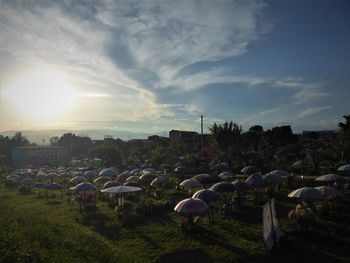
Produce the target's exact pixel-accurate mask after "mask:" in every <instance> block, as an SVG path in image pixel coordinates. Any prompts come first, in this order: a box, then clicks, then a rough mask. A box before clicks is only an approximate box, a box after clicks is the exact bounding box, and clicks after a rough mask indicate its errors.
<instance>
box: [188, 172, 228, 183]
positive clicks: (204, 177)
mask: <svg viewBox="0 0 350 263" xmlns="http://www.w3.org/2000/svg"><path fill="white" fill-rule="evenodd" d="M192 179H195V180H197V181H198V182H200V183H201V184H213V183H217V182H220V181H221V179H220V177H218V176H217V175H211V174H197V175H195V176H193V177H192Z"/></svg>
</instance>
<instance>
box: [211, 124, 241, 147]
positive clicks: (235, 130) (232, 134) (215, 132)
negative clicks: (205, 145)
mask: <svg viewBox="0 0 350 263" xmlns="http://www.w3.org/2000/svg"><path fill="white" fill-rule="evenodd" d="M209 131H210V132H211V134H212V136H213V138H214V140H215V141H216V143H217V144H218V145H219V147H220V149H221V150H223V151H224V152H225V153H227V150H228V149H229V148H230V147H231V146H233V145H234V144H236V143H237V142H238V140H239V138H240V136H241V134H242V127H241V126H239V125H238V124H236V123H233V122H232V121H230V122H227V121H225V123H224V124H219V125H218V124H216V123H214V124H213V126H211V127H210V128H209Z"/></svg>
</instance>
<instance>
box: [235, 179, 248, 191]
mask: <svg viewBox="0 0 350 263" xmlns="http://www.w3.org/2000/svg"><path fill="white" fill-rule="evenodd" d="M232 184H233V185H234V186H235V188H236V190H237V191H239V192H244V191H248V190H249V189H250V185H249V184H248V183H246V182H245V181H234V182H232Z"/></svg>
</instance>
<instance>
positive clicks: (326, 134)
mask: <svg viewBox="0 0 350 263" xmlns="http://www.w3.org/2000/svg"><path fill="white" fill-rule="evenodd" d="M338 135H339V132H338V131H333V130H328V131H327V130H325V131H303V133H302V137H304V138H306V139H313V140H321V141H324V142H327V143H330V144H333V143H335V141H336V140H337V138H338Z"/></svg>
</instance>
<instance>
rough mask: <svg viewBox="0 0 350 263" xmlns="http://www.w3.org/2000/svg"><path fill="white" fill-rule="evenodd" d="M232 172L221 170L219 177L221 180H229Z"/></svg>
mask: <svg viewBox="0 0 350 263" xmlns="http://www.w3.org/2000/svg"><path fill="white" fill-rule="evenodd" d="M233 176H234V175H233V172H230V171H226V172H222V173H220V174H219V177H220V178H221V179H222V180H229V179H231V178H233Z"/></svg>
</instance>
